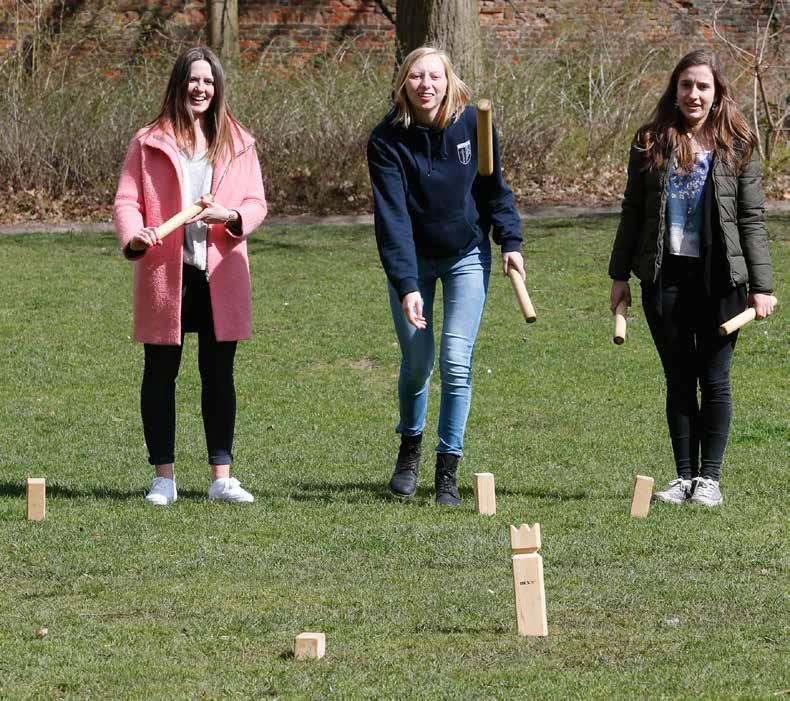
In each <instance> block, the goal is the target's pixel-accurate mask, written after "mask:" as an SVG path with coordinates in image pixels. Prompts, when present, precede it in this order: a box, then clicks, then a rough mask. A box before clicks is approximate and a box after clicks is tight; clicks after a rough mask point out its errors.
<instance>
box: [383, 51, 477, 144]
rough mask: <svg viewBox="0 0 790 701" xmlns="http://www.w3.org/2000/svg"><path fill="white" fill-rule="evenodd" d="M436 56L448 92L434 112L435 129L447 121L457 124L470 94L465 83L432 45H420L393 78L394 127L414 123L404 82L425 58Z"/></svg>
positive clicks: (443, 53) (445, 56)
mask: <svg viewBox="0 0 790 701" xmlns="http://www.w3.org/2000/svg"><path fill="white" fill-rule="evenodd" d="M433 55H435V56H438V58H439V60H440V61H441V62H442V65H443V66H444V73H445V75H446V76H447V93H446V94H445V96H444V101H443V102H442V106H441V107H440V108H439V111H438V112H437V113H436V126H437V127H438V128H439V129H444V128H445V127H446V126H447V125H448V124H449V123H450V121H457V120H458V118H459V117H460V116H461V113H462V112H463V111H464V108H465V107H466V105H467V103H468V102H469V98H470V97H471V95H472V91H471V90H470V89H469V87H468V86H467V84H466V83H464V81H463V80H461V79H460V78H459V77H458V74H457V73H456V72H455V71H454V70H453V64H452V63H451V62H450V57H449V56H448V55H447V54H446V53H445V52H444V51H442V50H441V49H436V48H434V47H432V46H421V47H420V48H418V49H414V51H412V52H411V53H410V54H409V55H408V56H407V57H406V58H405V59H403V64H402V65H401V67H400V70H399V71H398V77H397V78H396V79H395V93H394V97H393V99H394V101H395V118H394V119H393V120H392V122H393V124H402V125H403V126H404V127H407V128H408V126H409V125H410V124H411V123H412V122H414V121H415V119H414V109H413V108H412V105H411V103H410V102H409V98H408V97H406V79H407V78H408V77H409V71H410V70H411V67H412V66H413V65H414V64H415V63H416V62H417V61H419V60H420V59H421V58H425V57H426V56H433Z"/></svg>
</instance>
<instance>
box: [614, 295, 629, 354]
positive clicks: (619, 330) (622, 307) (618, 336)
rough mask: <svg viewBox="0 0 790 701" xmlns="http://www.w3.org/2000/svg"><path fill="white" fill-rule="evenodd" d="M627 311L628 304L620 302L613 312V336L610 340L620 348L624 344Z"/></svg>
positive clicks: (623, 301)
mask: <svg viewBox="0 0 790 701" xmlns="http://www.w3.org/2000/svg"><path fill="white" fill-rule="evenodd" d="M627 311H628V302H626V301H625V300H622V301H621V302H620V303H619V304H618V305H617V309H615V312H614V336H613V337H612V340H613V341H614V342H615V345H618V346H622V345H623V343H625V330H626V322H625V315H626V312H627Z"/></svg>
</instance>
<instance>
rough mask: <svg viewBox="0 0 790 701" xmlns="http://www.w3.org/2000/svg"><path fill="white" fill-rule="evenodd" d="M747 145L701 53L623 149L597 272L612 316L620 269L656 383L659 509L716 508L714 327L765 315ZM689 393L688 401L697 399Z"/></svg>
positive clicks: (718, 388) (723, 397)
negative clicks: (670, 462) (641, 323)
mask: <svg viewBox="0 0 790 701" xmlns="http://www.w3.org/2000/svg"><path fill="white" fill-rule="evenodd" d="M756 145H757V141H756V139H755V137H754V135H753V134H752V132H751V130H750V129H749V126H748V124H747V122H746V120H745V119H744V117H743V115H742V114H741V112H740V111H739V109H738V106H737V105H736V103H735V101H734V100H733V98H732V97H731V93H730V89H729V86H728V85H727V83H726V81H725V79H724V77H723V76H722V74H721V69H720V64H719V59H718V57H717V56H716V54H714V53H713V52H711V51H707V50H698V51H692V52H691V53H689V54H687V55H686V56H684V57H683V58H682V59H681V60H680V62H679V63H678V64H677V66H676V67H675V69H674V70H673V71H672V75H671V76H670V78H669V84H668V85H667V88H666V90H665V91H664V94H663V95H662V96H661V98H660V100H659V101H658V105H657V106H656V108H655V110H654V112H653V115H652V118H651V120H650V121H649V122H648V123H647V124H645V125H644V126H643V127H642V128H640V129H639V130H638V131H637V133H636V136H635V137H634V140H633V143H632V146H631V156H630V159H629V163H628V183H627V185H626V189H625V195H624V198H623V206H622V214H621V217H620V225H619V227H618V230H617V236H616V237H615V241H614V247H613V250H612V256H611V259H610V262H609V275H610V277H611V278H612V291H611V306H612V311H614V310H615V309H616V308H617V305H618V304H619V303H620V302H621V301H623V300H625V301H626V302H627V303H628V304H629V305H630V304H631V292H630V288H629V285H628V279H629V277H630V273H631V271H633V272H634V273H635V275H636V276H637V277H638V278H639V280H640V282H641V285H642V305H643V307H644V310H645V317H646V319H647V323H648V325H649V327H650V332H651V334H652V336H653V341H654V342H655V344H656V349H657V350H658V354H659V356H660V358H661V363H662V365H663V368H664V374H665V376H666V383H667V403H666V413H667V422H668V424H669V435H670V438H671V441H672V450H673V453H674V457H675V465H676V468H677V478H676V479H674V480H672V481H671V482H670V483H669V485H668V486H667V488H666V489H664V490H663V491H660V492H657V493H656V495H655V498H656V499H658V500H660V501H665V502H670V503H675V504H680V503H683V502H685V501H687V500H690V501H692V502H695V503H699V504H705V505H707V506H718V505H719V504H721V503H722V501H723V498H722V496H721V490H720V488H719V478H720V472H721V462H722V458H723V455H724V449H725V447H726V445H727V436H728V433H729V427H730V422H731V419H732V393H731V391H730V361H731V359H732V354H733V351H734V349H735V341H736V338H737V332H736V333H734V334H731V335H730V336H727V337H721V336H720V335H719V333H718V327H719V325H720V324H721V323H722V322H723V321H724V320H726V319H728V318H730V317H732V316H734V315H735V314H737V313H739V312H741V311H743V310H744V308H745V307H746V306H747V305H748V306H752V307H754V309H755V311H756V316H757V318H758V319H762V318H763V317H766V316H768V315H769V314H771V313H772V311H773V304H772V300H771V294H770V293H771V291H772V279H771V277H772V275H771V260H770V258H769V255H768V246H767V235H766V232H765V226H764V201H763V193H762V183H761V178H760V162H759V155H758V152H757V148H756ZM698 386H699V390H700V397H699V399H698V397H697V387H698Z"/></svg>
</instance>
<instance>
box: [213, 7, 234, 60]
mask: <svg viewBox="0 0 790 701" xmlns="http://www.w3.org/2000/svg"><path fill="white" fill-rule="evenodd" d="M207 4H208V43H209V44H210V45H211V48H212V49H214V51H216V52H217V53H218V54H219V55H220V57H221V58H222V59H223V61H229V60H233V59H235V58H236V57H237V56H238V55H239V2H238V0H208V3H207Z"/></svg>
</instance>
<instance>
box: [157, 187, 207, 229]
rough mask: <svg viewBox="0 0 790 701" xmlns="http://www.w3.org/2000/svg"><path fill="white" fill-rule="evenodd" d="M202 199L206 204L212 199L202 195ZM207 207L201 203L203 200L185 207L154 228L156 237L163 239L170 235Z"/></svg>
mask: <svg viewBox="0 0 790 701" xmlns="http://www.w3.org/2000/svg"><path fill="white" fill-rule="evenodd" d="M203 199H204V200H206V201H207V202H211V201H212V197H211V195H210V194H208V195H204V196H203ZM207 206H208V205H206V204H204V203H203V200H199V201H198V202H195V204H191V205H189V207H185V208H184V209H182V210H181V211H180V212H179V213H178V214H175V215H173V216H172V217H170V219H168V220H167V221H166V222H164V223H162V224H160V225H159V226H157V227H156V235H157V236H158V237H159V238H160V239H163V238H164V237H165V236H167V235H168V234H172V233H173V232H174V231H175V230H176V229H177V228H178V227H179V226H182V225H183V224H186V223H187V222H188V221H189V220H190V219H192V217H196V216H197V215H198V214H200V213H201V212H202V211H203V210H204V209H205V208H206V207H207Z"/></svg>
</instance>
